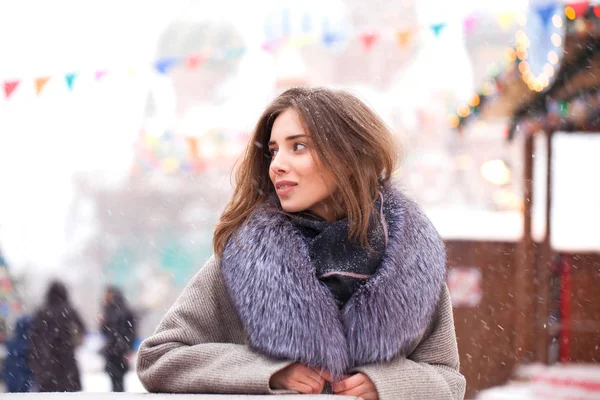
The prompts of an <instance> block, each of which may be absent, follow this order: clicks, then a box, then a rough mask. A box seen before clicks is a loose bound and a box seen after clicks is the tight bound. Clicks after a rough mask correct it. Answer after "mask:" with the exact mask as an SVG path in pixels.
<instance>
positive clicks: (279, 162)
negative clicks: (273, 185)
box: [271, 152, 289, 174]
mask: <svg viewBox="0 0 600 400" xmlns="http://www.w3.org/2000/svg"><path fill="white" fill-rule="evenodd" d="M271 170H272V171H273V172H274V173H276V174H283V173H286V172H288V171H289V165H288V162H287V160H286V159H285V156H284V155H283V154H282V153H281V152H277V154H276V155H275V157H273V159H272V160H271Z"/></svg>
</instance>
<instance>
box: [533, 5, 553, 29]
mask: <svg viewBox="0 0 600 400" xmlns="http://www.w3.org/2000/svg"><path fill="white" fill-rule="evenodd" d="M535 11H536V12H537V15H539V17H540V19H541V20H542V23H543V25H544V28H547V27H548V23H549V22H550V21H551V20H552V16H553V15H554V14H555V12H556V6H555V5H554V4H550V5H546V6H541V7H538V8H536V10H535Z"/></svg>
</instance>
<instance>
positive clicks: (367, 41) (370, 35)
mask: <svg viewBox="0 0 600 400" xmlns="http://www.w3.org/2000/svg"><path fill="white" fill-rule="evenodd" d="M516 18H517V14H516V13H514V12H513V13H501V14H499V15H498V16H497V20H498V22H499V24H500V25H501V26H502V27H503V28H508V27H509V26H510V25H511V24H513V23H514V21H515V20H516ZM477 22H478V17H477V16H475V15H471V16H468V17H467V18H465V20H464V21H463V25H464V29H465V31H466V32H467V33H468V34H470V33H471V32H473V31H474V29H475V27H476V24H477ZM327 25H328V24H327V21H325V23H324V32H323V33H322V35H320V37H318V36H316V35H314V34H311V33H310V32H308V31H307V32H303V33H301V34H294V35H290V34H289V33H288V34H283V35H281V36H280V37H273V35H268V36H270V38H269V39H268V40H267V41H265V43H263V44H262V46H261V47H262V49H263V50H266V51H268V52H275V51H277V50H278V49H280V48H282V47H285V46H292V47H295V48H301V47H305V46H309V45H313V44H316V43H319V42H320V43H322V44H324V45H325V46H327V47H333V46H336V45H337V44H340V43H344V42H347V41H348V40H351V39H352V38H350V37H348V35H344V34H343V33H340V32H336V31H334V30H332V29H330V28H326V26H327ZM447 25H448V24H447V23H444V22H441V23H436V24H431V25H422V26H416V25H415V26H411V27H406V28H402V29H398V30H396V31H395V32H393V33H392V35H393V37H392V38H391V39H392V40H394V41H395V42H396V43H397V45H398V46H399V47H400V48H402V49H405V48H407V47H409V46H410V45H411V43H413V41H414V40H415V38H416V36H417V34H418V33H419V32H426V31H429V32H431V33H432V34H433V35H434V36H435V37H439V36H440V35H441V34H442V33H443V31H444V29H445V28H446V26H447ZM305 26H306V27H307V29H306V30H309V29H310V24H305ZM284 33H285V32H284ZM355 38H357V39H358V40H359V41H360V43H361V45H362V47H363V49H364V50H365V52H370V51H371V50H372V49H373V48H374V46H375V45H376V44H377V43H378V42H379V41H381V40H382V39H384V38H385V39H389V35H388V34H387V33H386V34H384V33H382V32H376V31H365V32H360V33H358V34H357V35H355ZM246 50H247V49H246V48H245V47H231V48H220V49H209V50H205V51H203V52H200V53H194V54H188V55H186V56H183V57H166V58H161V59H159V60H156V61H155V62H154V63H153V65H152V67H151V68H152V69H154V71H155V72H156V73H158V74H163V75H166V74H168V73H169V71H171V70H172V69H173V68H175V67H180V66H183V67H185V68H186V69H188V70H195V69H198V68H200V67H201V66H202V65H203V64H204V63H205V62H206V61H210V60H228V59H232V58H236V57H241V56H243V55H244V53H245V52H246ZM133 72H134V69H132V68H130V75H133ZM108 73H109V71H108V70H105V69H103V70H97V71H94V72H93V74H94V80H95V81H97V82H100V81H101V80H102V79H103V78H104V77H105V76H106V75H107V74H108ZM81 74H82V73H81V72H69V73H66V74H64V75H61V76H40V77H36V78H34V79H33V84H32V87H33V89H34V90H35V93H36V94H37V95H38V96H39V95H41V94H42V92H43V90H44V88H45V87H46V85H47V84H48V82H49V81H50V80H51V79H61V80H63V81H64V83H65V87H66V88H67V89H68V90H69V91H72V90H73V88H74V86H75V84H76V82H77V79H78V78H79V77H80V76H81ZM24 81H25V79H9V80H4V82H3V89H4V95H5V97H6V98H7V99H8V98H10V97H11V95H13V93H14V92H15V90H17V88H19V87H22V86H23V85H24Z"/></svg>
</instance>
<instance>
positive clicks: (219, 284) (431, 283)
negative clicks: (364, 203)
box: [137, 189, 465, 400]
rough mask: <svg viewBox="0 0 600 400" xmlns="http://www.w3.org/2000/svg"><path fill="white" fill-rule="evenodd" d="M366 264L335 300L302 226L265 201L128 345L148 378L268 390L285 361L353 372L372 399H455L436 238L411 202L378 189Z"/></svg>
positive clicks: (176, 388) (455, 365)
mask: <svg viewBox="0 0 600 400" xmlns="http://www.w3.org/2000/svg"><path fill="white" fill-rule="evenodd" d="M382 213H383V215H384V220H385V223H386V227H387V231H388V244H387V248H386V251H385V255H384V257H383V259H382V262H381V265H380V267H379V269H378V271H377V272H376V274H375V275H374V276H373V277H371V278H370V279H369V281H368V282H367V283H366V284H365V285H364V286H363V287H361V288H360V289H359V290H358V291H357V292H356V293H355V294H354V295H353V296H352V298H350V300H349V301H348V302H347V303H346V304H345V306H344V307H343V308H342V309H341V310H339V309H338V306H337V304H336V302H335V299H334V298H333V295H332V294H331V292H330V291H329V289H328V288H327V287H326V286H325V285H324V284H323V283H322V282H320V281H319V280H318V279H317V277H316V276H315V270H314V267H313V266H312V264H311V261H310V257H309V255H308V249H307V247H306V245H305V243H304V241H303V238H302V236H301V234H300V233H299V232H298V231H297V230H296V229H295V228H294V226H293V225H292V223H291V222H290V221H289V220H288V218H287V217H286V216H285V215H283V214H281V213H280V212H278V210H277V208H276V206H275V205H274V203H272V204H269V202H266V203H265V204H264V205H262V206H261V207H260V208H259V209H258V210H257V211H256V212H255V213H254V214H253V215H252V217H250V218H249V219H248V221H247V222H246V223H245V224H244V225H243V226H242V227H241V228H240V229H239V230H238V232H237V235H236V236H235V239H232V240H230V241H229V242H228V244H227V246H226V248H225V250H224V252H223V254H222V256H221V257H220V258H214V257H213V258H211V260H209V261H208V263H207V264H206V265H205V266H204V267H203V268H202V269H201V270H200V271H199V272H198V273H197V274H196V276H195V277H194V278H193V279H192V281H191V282H190V283H189V284H188V286H187V287H186V288H185V290H184V291H183V293H182V294H181V296H180V297H179V298H178V299H177V301H176V302H175V304H174V305H173V306H172V307H171V309H170V310H169V311H168V312H167V314H166V315H165V316H164V318H163V320H162V321H161V322H160V324H159V326H158V328H157V329H156V331H155V333H154V334H153V335H152V336H151V337H149V338H147V339H146V340H145V341H144V342H143V343H142V344H141V346H140V349H139V352H138V361H137V372H138V375H139V378H140V380H141V381H142V383H143V384H144V386H145V387H146V389H147V390H149V391H151V392H174V393H228V394H276V393H278V394H279V393H286V392H285V391H281V390H273V389H271V388H270V387H269V380H270V378H271V376H272V375H273V374H274V373H276V372H277V371H279V370H281V369H283V368H285V367H286V366H288V365H290V364H291V363H293V362H300V363H303V364H305V365H309V366H311V367H317V368H323V369H326V370H328V371H330V372H331V374H332V375H334V376H338V377H339V376H342V375H347V374H352V373H356V372H363V373H365V374H366V375H368V376H369V378H370V379H371V380H372V381H373V383H374V384H375V387H376V389H377V392H378V395H379V398H380V400H394V399H427V400H430V399H462V398H463V397H464V391H465V379H464V377H463V376H462V375H461V374H460V372H459V359H458V350H457V344H456V336H455V333H454V321H453V317H452V306H451V303H450V297H449V294H448V290H447V288H446V285H445V284H444V277H445V263H446V260H445V251H444V246H443V243H442V241H441V239H440V237H439V235H438V234H437V232H436V230H435V229H434V228H433V226H432V224H431V223H430V222H429V220H428V219H427V218H426V217H425V216H424V214H423V213H422V212H421V210H420V209H419V207H418V206H417V205H416V204H415V203H414V202H412V201H410V200H409V199H407V198H406V197H405V196H404V195H403V194H401V193H400V192H398V191H396V190H394V189H388V190H386V191H385V192H384V195H383V210H382Z"/></svg>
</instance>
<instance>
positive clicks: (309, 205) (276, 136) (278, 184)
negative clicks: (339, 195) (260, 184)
mask: <svg viewBox="0 0 600 400" xmlns="http://www.w3.org/2000/svg"><path fill="white" fill-rule="evenodd" d="M269 151H270V153H271V165H270V167H269V177H270V178H271V182H273V185H274V186H275V190H276V192H277V196H278V197H279V201H280V202H281V207H282V208H283V210H284V211H286V212H299V211H309V212H311V213H312V214H315V215H317V216H319V217H321V218H323V219H325V220H329V221H333V220H335V218H336V215H335V211H334V207H333V202H332V198H331V195H332V193H333V191H334V190H335V188H336V185H335V179H334V178H333V175H332V174H331V172H330V171H328V170H326V169H325V168H324V167H323V166H322V163H321V162H320V160H319V159H318V157H317V154H316V152H315V150H314V145H313V142H312V138H311V134H310V132H307V131H305V130H304V127H303V126H302V123H301V122H300V117H299V116H298V113H297V112H296V111H294V110H293V109H291V108H288V109H287V110H285V111H284V112H282V113H281V114H279V116H278V117H277V118H276V119H275V121H274V123H273V128H272V129H271V137H270V139H269Z"/></svg>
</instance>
